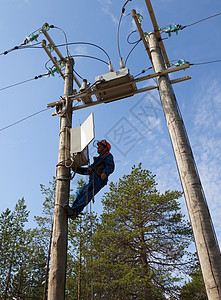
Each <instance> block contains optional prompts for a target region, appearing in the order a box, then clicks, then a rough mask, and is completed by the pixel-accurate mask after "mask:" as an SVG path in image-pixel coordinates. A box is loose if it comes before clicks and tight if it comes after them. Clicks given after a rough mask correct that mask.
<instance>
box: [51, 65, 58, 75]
mask: <svg viewBox="0 0 221 300" xmlns="http://www.w3.org/2000/svg"><path fill="white" fill-rule="evenodd" d="M52 71H53V72H54V73H55V72H56V73H58V74H59V72H58V69H57V68H56V67H55V66H54V67H53V68H52Z"/></svg>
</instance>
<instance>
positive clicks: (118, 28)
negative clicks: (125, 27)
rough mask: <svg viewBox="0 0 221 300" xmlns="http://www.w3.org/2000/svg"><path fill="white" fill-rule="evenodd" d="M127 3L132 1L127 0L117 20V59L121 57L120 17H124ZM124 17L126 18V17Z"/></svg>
mask: <svg viewBox="0 0 221 300" xmlns="http://www.w3.org/2000/svg"><path fill="white" fill-rule="evenodd" d="M129 1H132V0H127V1H126V2H125V3H124V5H123V7H122V9H121V15H120V19H119V22H118V26H117V50H118V54H119V58H120V59H121V58H122V56H121V51H120V39H119V32H120V24H121V21H122V17H123V16H124V12H125V6H126V5H127V3H128V2H129ZM128 15H129V14H128ZM128 15H126V16H128Z"/></svg>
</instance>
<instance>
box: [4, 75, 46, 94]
mask: <svg viewBox="0 0 221 300" xmlns="http://www.w3.org/2000/svg"><path fill="white" fill-rule="evenodd" d="M45 76H48V77H49V76H50V73H46V74H42V75H38V76H35V77H34V78H31V79H27V80H24V81H21V82H17V83H14V84H11V85H8V86H5V87H3V88H0V91H3V90H6V89H9V88H12V87H14V86H17V85H20V84H23V83H26V82H29V81H32V80H35V79H38V78H42V77H45Z"/></svg>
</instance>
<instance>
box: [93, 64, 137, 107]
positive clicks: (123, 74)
mask: <svg viewBox="0 0 221 300" xmlns="http://www.w3.org/2000/svg"><path fill="white" fill-rule="evenodd" d="M132 79H133V76H131V75H130V73H129V69H128V68H123V69H120V70H117V71H113V72H109V73H107V74H104V75H100V76H97V77H96V78H95V81H99V80H104V82H101V83H97V84H96V85H95V87H94V92H95V94H96V96H97V99H98V100H99V101H104V102H110V101H114V100H118V99H121V98H125V97H129V96H133V95H134V92H135V91H136V89H137V88H136V84H135V83H131V80H132Z"/></svg>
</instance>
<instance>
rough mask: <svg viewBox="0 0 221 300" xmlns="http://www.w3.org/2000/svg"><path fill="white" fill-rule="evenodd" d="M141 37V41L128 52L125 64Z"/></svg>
mask: <svg viewBox="0 0 221 300" xmlns="http://www.w3.org/2000/svg"><path fill="white" fill-rule="evenodd" d="M140 41H141V39H140V40H139V41H137V42H136V44H135V45H134V46H133V48H132V49H131V50H130V52H129V53H128V55H127V57H126V59H125V66H126V64H127V61H128V58H129V56H130V55H131V53H132V52H133V50H134V49H135V48H136V47H137V45H138V44H139V43H140Z"/></svg>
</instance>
